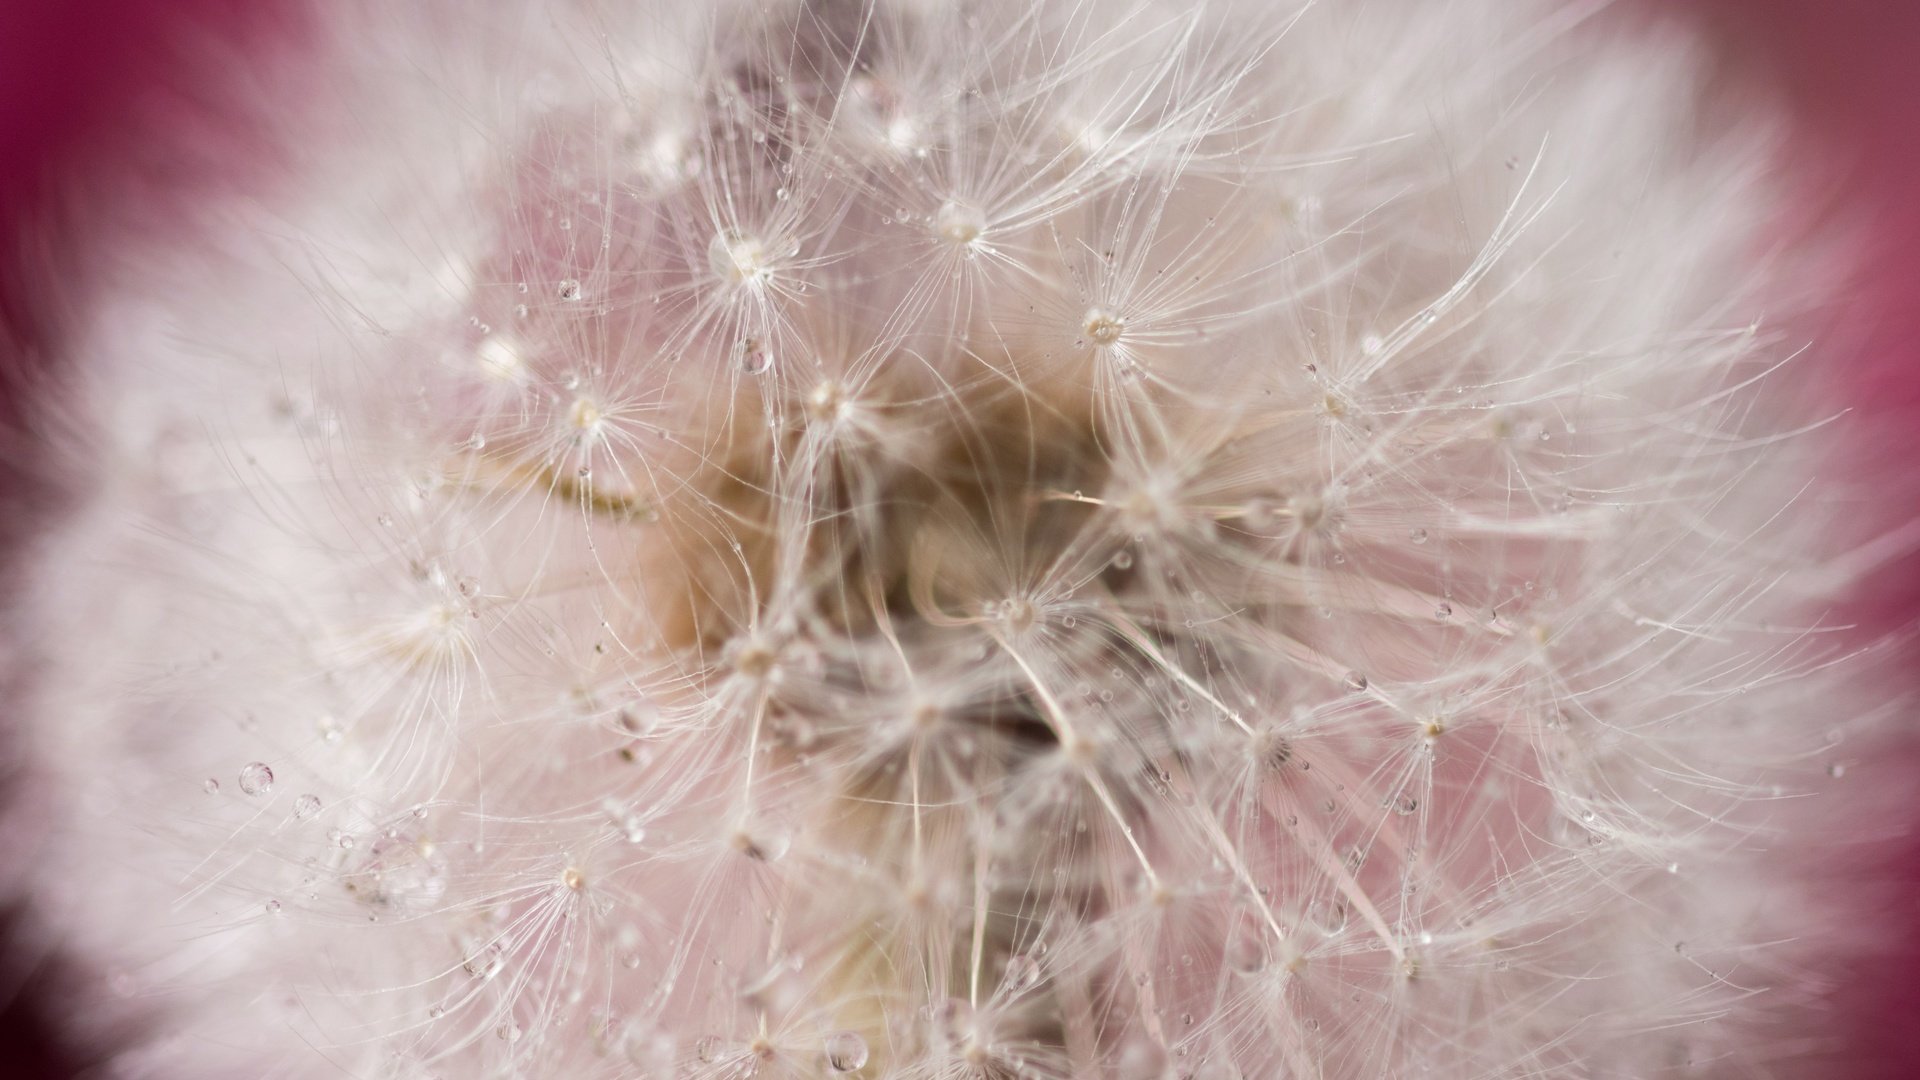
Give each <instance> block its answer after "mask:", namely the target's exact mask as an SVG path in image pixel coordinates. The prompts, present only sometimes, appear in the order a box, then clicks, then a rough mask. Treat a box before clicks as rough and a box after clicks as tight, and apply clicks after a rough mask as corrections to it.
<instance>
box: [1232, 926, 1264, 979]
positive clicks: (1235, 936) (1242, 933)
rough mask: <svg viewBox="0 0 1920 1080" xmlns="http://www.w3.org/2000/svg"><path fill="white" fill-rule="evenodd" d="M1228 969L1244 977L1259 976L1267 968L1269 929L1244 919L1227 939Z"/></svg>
mask: <svg viewBox="0 0 1920 1080" xmlns="http://www.w3.org/2000/svg"><path fill="white" fill-rule="evenodd" d="M1226 960H1227V967H1228V968H1230V969H1232V970H1234V971H1237V972H1239V973H1240V974H1242V975H1257V974H1259V973H1260V972H1261V971H1262V970H1264V969H1265V968H1266V966H1267V928H1266V926H1264V925H1263V924H1261V923H1259V922H1257V921H1255V920H1253V919H1243V920H1241V922H1240V924H1239V925H1238V926H1236V927H1234V930H1233V933H1232V935H1231V936H1229V937H1228V939H1227V955H1226Z"/></svg>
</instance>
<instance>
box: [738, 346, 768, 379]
mask: <svg viewBox="0 0 1920 1080" xmlns="http://www.w3.org/2000/svg"><path fill="white" fill-rule="evenodd" d="M735 351H736V352H737V353H738V354H739V358H740V370H741V371H744V372H746V373H747V374H749V375H764V374H766V373H767V370H768V369H770V368H772V367H773V350H772V349H770V348H768V347H767V343H766V342H765V341H764V340H762V339H760V338H757V337H743V338H741V339H740V344H739V345H738V346H736V347H735Z"/></svg>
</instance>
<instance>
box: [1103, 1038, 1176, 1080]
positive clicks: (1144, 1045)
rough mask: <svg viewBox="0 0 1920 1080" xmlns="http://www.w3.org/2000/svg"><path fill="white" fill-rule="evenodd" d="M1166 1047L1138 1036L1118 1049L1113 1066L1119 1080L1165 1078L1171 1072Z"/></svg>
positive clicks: (1157, 1079)
mask: <svg viewBox="0 0 1920 1080" xmlns="http://www.w3.org/2000/svg"><path fill="white" fill-rule="evenodd" d="M1172 1064H1173V1063H1172V1061H1171V1060H1170V1059H1169V1056H1168V1054H1167V1048H1166V1047H1164V1046H1161V1045H1160V1044H1159V1043H1157V1042H1155V1041H1154V1040H1152V1039H1150V1038H1147V1037H1145V1036H1138V1037H1136V1038H1134V1039H1133V1040H1132V1041H1130V1042H1129V1043H1127V1045H1125V1046H1123V1047H1121V1049H1120V1059H1119V1061H1118V1062H1117V1063H1116V1066H1115V1076H1116V1077H1118V1078H1119V1080H1165V1077H1167V1076H1168V1075H1170V1074H1171V1072H1172Z"/></svg>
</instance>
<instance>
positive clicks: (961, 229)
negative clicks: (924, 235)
mask: <svg viewBox="0 0 1920 1080" xmlns="http://www.w3.org/2000/svg"><path fill="white" fill-rule="evenodd" d="M986 231H987V215H986V214H984V213H982V212H981V210H980V208H979V207H977V206H974V205H972V204H971V203H965V202H961V201H960V200H958V199H948V200H947V201H946V202H943V203H941V204H940V209H939V211H938V212H937V213H935V214H934V216H933V232H934V235H936V236H938V237H939V238H940V239H942V240H945V241H946V242H947V243H949V244H952V245H954V246H955V247H970V246H972V245H973V243H974V242H975V241H977V240H979V239H980V236H981V234H982V233H984V232H986Z"/></svg>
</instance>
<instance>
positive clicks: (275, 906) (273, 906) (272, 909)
mask: <svg viewBox="0 0 1920 1080" xmlns="http://www.w3.org/2000/svg"><path fill="white" fill-rule="evenodd" d="M266 907H267V914H269V915H278V914H280V901H278V900H269V901H267V904H266Z"/></svg>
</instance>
